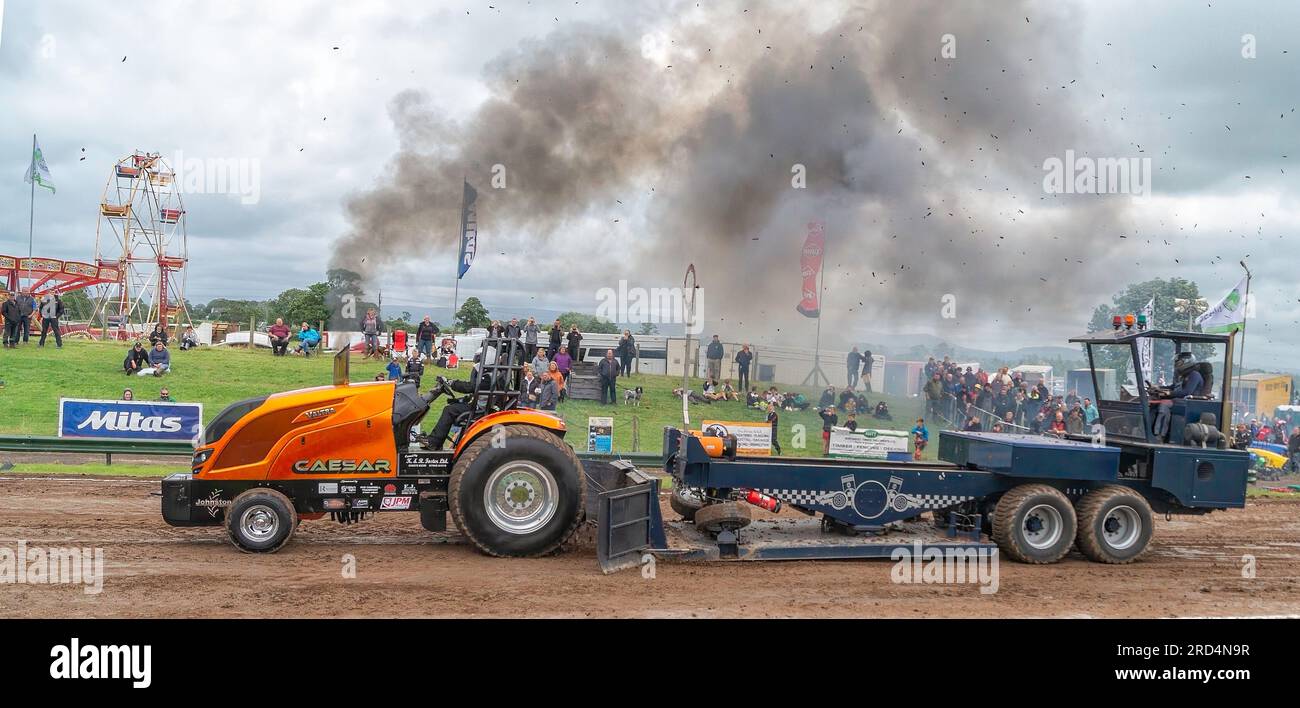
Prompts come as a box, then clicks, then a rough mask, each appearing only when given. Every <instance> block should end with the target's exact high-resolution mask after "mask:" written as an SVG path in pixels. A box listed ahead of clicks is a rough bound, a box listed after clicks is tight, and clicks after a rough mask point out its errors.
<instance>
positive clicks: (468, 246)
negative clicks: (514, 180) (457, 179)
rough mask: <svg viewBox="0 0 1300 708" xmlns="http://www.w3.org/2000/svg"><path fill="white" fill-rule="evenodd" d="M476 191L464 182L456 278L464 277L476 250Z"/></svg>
mask: <svg viewBox="0 0 1300 708" xmlns="http://www.w3.org/2000/svg"><path fill="white" fill-rule="evenodd" d="M477 201H478V191H477V190H475V189H474V188H473V187H472V186H470V183H469V182H465V195H464V200H463V201H462V203H461V207H460V258H459V263H460V266H459V267H458V269H457V272H456V279H457V280H460V279H461V278H464V277H465V273H466V272H468V271H469V267H470V266H471V265H473V263H474V254H475V253H476V252H477V251H478V210H477V207H476V205H475V203H476V202H477Z"/></svg>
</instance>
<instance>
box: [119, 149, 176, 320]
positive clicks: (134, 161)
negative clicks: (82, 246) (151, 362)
mask: <svg viewBox="0 0 1300 708" xmlns="http://www.w3.org/2000/svg"><path fill="white" fill-rule="evenodd" d="M186 241H187V238H186V233H185V205H184V204H183V203H182V201H181V195H180V191H179V189H178V187H177V185H176V175H175V173H174V172H173V171H172V169H171V167H170V166H169V165H168V164H167V163H166V162H165V161H164V160H163V159H162V157H161V156H160V155H159V154H157V153H142V152H135V153H133V154H131V155H128V156H126V157H124V158H122V159H121V160H118V161H117V164H116V165H114V166H113V172H112V174H110V175H109V177H108V183H107V184H105V185H104V195H103V197H102V198H101V199H100V203H99V221H98V224H97V225H96V227H95V261H96V263H97V264H99V265H101V266H109V265H116V266H117V268H118V269H119V271H120V273H121V276H120V279H119V280H118V282H116V283H113V284H109V285H105V286H101V288H100V292H99V298H98V302H97V304H96V312H95V319H96V320H100V321H102V322H103V324H104V329H105V331H115V332H116V334H117V336H118V338H127V337H131V336H139V335H141V334H143V333H144V332H145V331H146V330H147V329H148V328H149V327H150V326H152V325H153V324H155V323H157V324H162V325H164V326H170V325H179V324H182V323H186V324H188V323H189V321H190V315H189V311H188V309H187V308H186V304H185V266H186V265H187V264H188V262H189V250H188V245H187V242H186Z"/></svg>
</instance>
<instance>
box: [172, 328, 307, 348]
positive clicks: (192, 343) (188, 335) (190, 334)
mask: <svg viewBox="0 0 1300 708" xmlns="http://www.w3.org/2000/svg"><path fill="white" fill-rule="evenodd" d="M281 326H282V327H283V326H284V325H281ZM284 345H285V346H286V347H287V346H289V328H288V327H285V328H284ZM198 346H199V333H198V332H195V331H194V325H186V326H185V331H184V332H183V333H182V334H181V351H187V350H190V349H196V348H198ZM271 352H272V353H275V350H274V349H272V350H271Z"/></svg>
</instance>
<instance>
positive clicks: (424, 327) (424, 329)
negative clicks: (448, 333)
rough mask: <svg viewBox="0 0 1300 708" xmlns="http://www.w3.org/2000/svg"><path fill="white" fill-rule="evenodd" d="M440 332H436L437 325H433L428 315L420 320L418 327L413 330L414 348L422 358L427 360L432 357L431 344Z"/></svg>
mask: <svg viewBox="0 0 1300 708" xmlns="http://www.w3.org/2000/svg"><path fill="white" fill-rule="evenodd" d="M439 334H442V332H439V331H438V325H436V324H434V323H433V322H432V321H431V320H430V319H429V316H428V315H425V316H424V319H423V320H420V325H419V326H418V327H416V328H415V347H416V349H417V350H419V352H420V353H421V354H423V355H424V358H426V359H428V358H430V357H432V356H433V342H434V340H435V339H437V338H438V335H439Z"/></svg>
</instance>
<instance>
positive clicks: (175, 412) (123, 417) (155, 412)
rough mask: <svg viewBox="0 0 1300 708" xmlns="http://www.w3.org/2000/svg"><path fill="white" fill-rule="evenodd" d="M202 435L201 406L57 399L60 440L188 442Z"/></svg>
mask: <svg viewBox="0 0 1300 708" xmlns="http://www.w3.org/2000/svg"><path fill="white" fill-rule="evenodd" d="M202 432H203V404H201V403H168V402H164V401H93V400H87V399H82V398H60V399H59V437H61V438H107V439H110V440H170V441H173V442H190V441H191V440H194V439H195V438H197V437H198V436H199V435H200V434H201V433H202Z"/></svg>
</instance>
